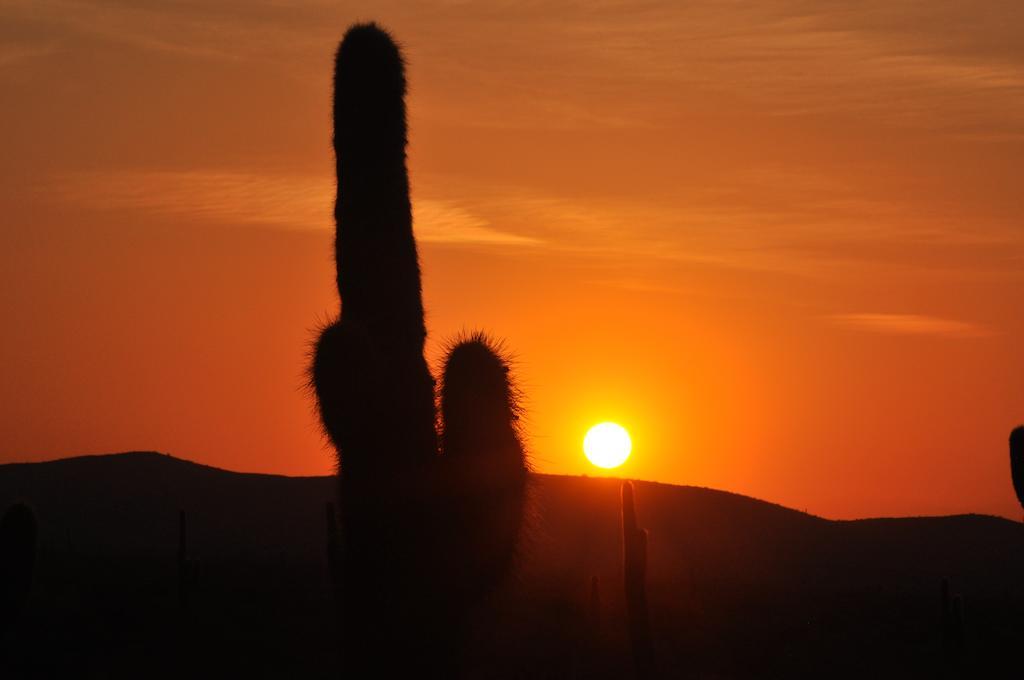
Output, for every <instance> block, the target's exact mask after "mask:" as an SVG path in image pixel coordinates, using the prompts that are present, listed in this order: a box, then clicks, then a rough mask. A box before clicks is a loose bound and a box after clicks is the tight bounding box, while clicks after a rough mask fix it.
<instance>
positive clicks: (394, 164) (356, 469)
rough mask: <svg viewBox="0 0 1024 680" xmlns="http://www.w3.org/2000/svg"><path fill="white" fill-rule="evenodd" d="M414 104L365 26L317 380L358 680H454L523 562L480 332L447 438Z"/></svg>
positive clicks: (514, 457) (347, 78) (346, 621)
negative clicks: (420, 230)
mask: <svg viewBox="0 0 1024 680" xmlns="http://www.w3.org/2000/svg"><path fill="white" fill-rule="evenodd" d="M404 96H405V73H404V64H403V60H402V56H401V54H400V52H399V49H398V47H397V46H396V45H395V43H394V42H393V41H392V39H391V38H390V36H389V35H388V34H387V33H386V32H385V31H383V30H382V29H380V28H378V27H377V26H375V25H373V24H363V25H357V26H354V27H352V28H351V29H350V30H349V31H348V32H347V33H346V35H345V37H344V39H343V40H342V42H341V46H340V47H339V48H338V52H337V58H336V62H335V72H334V150H335V156H336V162H337V176H338V195H337V202H336V204H335V220H336V223H337V235H336V240H335V257H336V262H337V268H338V273H337V284H338V293H339V295H340V297H341V314H340V317H339V318H338V320H337V321H335V322H334V323H331V324H330V325H328V326H327V327H326V328H324V329H323V331H322V332H321V334H320V337H319V339H318V341H317V344H316V347H315V352H314V357H313V365H312V368H311V373H312V384H313V387H314V389H315V392H316V398H317V403H318V407H319V412H320V417H321V420H322V422H323V426H324V430H325V432H326V433H327V435H328V437H329V438H330V440H331V442H332V443H333V445H334V447H335V449H336V450H337V453H338V463H339V487H340V496H339V501H340V502H339V510H340V513H339V514H340V524H341V532H342V539H341V553H342V557H341V565H340V566H339V568H338V578H339V583H340V588H339V590H340V593H341V598H342V612H343V614H342V618H343V621H342V624H343V625H342V628H343V633H342V637H343V645H342V647H343V651H342V653H343V663H344V664H345V667H346V669H347V670H350V671H352V672H353V674H354V675H355V676H356V677H370V676H376V677H384V676H388V675H390V674H391V672H392V671H401V670H402V669H411V668H415V669H416V670H417V673H418V674H419V675H425V676H431V675H436V676H442V675H445V674H450V673H451V666H452V665H453V654H454V650H455V648H456V641H457V637H458V636H457V631H458V628H459V626H460V624H461V622H462V621H463V619H464V614H465V613H466V611H467V610H468V608H469V607H470V606H471V604H472V603H473V601H474V600H476V599H477V598H479V597H480V596H481V595H482V594H483V593H486V592H487V591H488V590H489V589H490V588H492V587H493V586H494V585H495V584H496V583H497V582H498V581H499V580H500V578H501V577H502V575H503V573H504V572H505V570H506V569H507V568H508V565H509V563H510V561H511V559H512V556H513V554H514V549H515V545H516V540H517V536H518V534H519V531H520V523H521V518H522V515H523V498H524V493H525V484H526V473H527V465H526V462H525V458H524V454H523V447H522V445H521V443H520V438H519V434H518V429H517V418H518V405H517V399H516V396H517V393H516V390H515V388H514V385H513V384H512V383H511V382H510V380H509V367H508V362H507V361H506V360H505V359H504V358H503V357H502V356H501V354H500V353H499V352H498V351H497V348H496V347H495V345H494V344H493V343H491V342H490V341H488V340H487V338H485V337H484V336H482V335H474V336H471V337H469V338H467V339H465V340H463V341H461V342H458V343H456V344H455V345H454V346H453V347H452V348H451V349H450V351H449V353H448V356H447V359H446V362H445V367H444V373H443V387H442V389H441V415H442V421H443V422H442V423H441V424H440V436H439V433H438V426H437V414H436V410H435V393H434V379H433V377H432V376H431V374H430V371H429V369H428V367H427V362H426V360H425V358H424V355H423V345H424V341H425V338H426V327H425V324H424V321H423V302H422V294H421V288H420V270H419V262H418V258H417V252H416V242H415V239H414V238H413V233H412V216H411V210H410V202H409V181H408V175H407V171H406V165H405V149H406V117H405V102H404Z"/></svg>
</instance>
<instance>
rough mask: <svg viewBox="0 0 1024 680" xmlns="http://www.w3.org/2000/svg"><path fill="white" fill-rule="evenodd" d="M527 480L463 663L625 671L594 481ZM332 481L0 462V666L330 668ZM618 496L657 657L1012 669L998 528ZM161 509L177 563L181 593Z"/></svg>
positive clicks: (855, 667)
mask: <svg viewBox="0 0 1024 680" xmlns="http://www.w3.org/2000/svg"><path fill="white" fill-rule="evenodd" d="M529 488H530V494H529V495H530V501H529V507H530V516H531V519H530V520H529V529H528V532H527V538H526V541H525V545H524V548H523V550H522V554H521V555H520V557H519V563H518V564H517V565H516V567H515V570H514V577H513V579H512V580H511V581H510V582H509V583H508V584H507V585H506V586H505V587H504V588H503V589H502V590H501V591H500V592H498V593H497V594H495V595H494V596H492V597H491V598H490V599H489V600H488V601H486V602H485V603H484V604H483V605H481V607H480V608H479V611H478V612H476V614H475V615H474V619H473V625H472V626H471V630H472V631H473V633H472V639H471V641H470V644H469V645H468V647H469V648H468V649H467V650H465V653H466V657H467V661H466V663H467V667H468V674H469V675H471V676H473V677H573V676H574V677H628V676H629V672H630V671H629V668H630V666H629V663H628V656H629V652H628V647H627V644H626V642H625V623H624V614H623V607H624V604H623V595H622V585H621V584H622V572H621V547H620V526H619V500H618V494H619V482H618V480H615V479H610V478H587V477H562V476H551V475H532V477H531V481H530V485H529ZM335 493H336V481H335V479H334V478H333V477H304V478H297V477H283V476H276V475H264V474H243V473H235V472H228V471H224V470H219V469H216V468H212V467H208V466H204V465H199V464H196V463H191V462H188V461H185V460H181V459H178V458H173V457H171V456H168V455H164V454H159V453H152V452H136V453H124V454H114V455H106V456H85V457H80V458H71V459H65V460H58V461H52V462H46V463H21V464H8V465H2V466H0V504H2V505H3V507H6V506H7V505H10V504H11V503H13V502H16V501H24V502H26V503H27V504H29V505H30V506H31V507H32V508H33V510H34V512H35V514H36V517H37V521H38V528H39V533H38V536H39V539H38V541H39V556H38V560H37V574H36V579H35V584H34V586H33V591H32V593H31V595H30V598H29V605H28V608H27V613H26V615H25V617H24V620H23V621H22V622H21V623H20V624H19V625H17V626H16V627H15V629H14V634H13V635H12V636H11V637H10V638H9V639H7V640H5V641H3V642H2V652H3V657H2V661H0V672H5V673H6V675H5V677H48V676H49V677H56V676H62V677H71V676H79V677H81V676H101V677H129V676H132V677H134V676H137V675H138V674H140V673H143V672H144V673H145V674H146V675H153V676H158V677H184V676H187V677H196V676H204V675H217V674H229V675H230V676H233V677H239V676H245V675H251V676H264V675H268V674H278V675H280V674H286V675H289V676H291V677H328V676H335V675H336V673H337V668H338V663H337V658H336V655H337V651H336V649H335V644H334V640H335V639H336V638H335V637H334V636H335V635H336V634H337V622H336V620H335V619H336V617H335V612H334V610H333V598H332V592H331V591H332V586H331V580H330V577H329V573H328V568H327V538H326V528H325V520H324V506H325V503H326V502H328V501H332V500H333V498H334V495H335ZM636 496H637V510H638V515H639V519H640V521H641V523H642V524H643V525H644V526H645V527H647V528H648V530H649V532H650V550H649V560H650V563H649V567H648V573H649V586H648V590H649V598H650V605H651V618H652V627H653V629H654V637H655V646H656V661H657V667H658V670H659V675H663V676H664V677H685V676H693V677H821V676H822V675H827V676H829V677H860V676H864V675H868V674H870V675H873V676H875V677H908V676H910V677H941V675H942V674H954V675H955V674H956V673H958V672H963V673H967V672H968V671H970V674H977V673H980V672H982V671H984V673H985V674H986V676H988V677H1016V676H1017V675H1018V674H1017V673H1016V671H1015V669H1014V667H1013V666H1011V665H1010V664H1011V662H1012V663H1016V656H1017V654H1018V652H1017V650H1019V649H1020V645H1021V644H1024V619H1022V617H1021V614H1022V613H1024V580H1022V578H1021V575H1022V574H1024V526H1022V525H1021V524H1019V523H1016V522H1011V521H1009V520H1006V519H1001V518H996V517H989V516H982V515H960V516H951V517H921V518H898V519H869V520H857V521H831V520H826V519H822V518H819V517H814V516H811V515H808V514H805V513H802V512H797V511H795V510H791V509H788V508H784V507H782V506H779V505H774V504H771V503H767V502H764V501H760V500H756V499H753V498H748V497H745V496H740V495H737V494H732V493H727V492H723V491H716V490H713V489H705V488H697V487H687V486H672V485H666V484H657V483H647V482H639V483H636ZM180 510H184V512H185V514H186V516H187V518H188V535H187V539H186V544H187V545H186V550H187V553H188V556H189V558H190V559H194V560H195V561H196V562H197V578H196V583H195V585H194V588H193V590H194V592H193V593H192V595H191V597H190V601H189V605H188V607H187V608H184V609H183V608H182V607H181V606H180V605H179V601H178V599H177V551H178V513H179V511H180ZM593 576H597V577H598V584H599V585H598V588H599V600H600V608H599V609H598V610H597V611H596V612H592V611H589V609H590V608H591V605H589V604H588V601H589V598H590V584H591V578H592V577H593ZM943 579H947V580H948V583H949V585H950V589H951V590H952V591H954V592H955V593H959V594H962V597H963V602H964V605H963V607H964V611H965V613H964V621H965V624H964V630H965V633H964V638H965V639H964V643H963V646H962V650H959V651H956V652H955V653H951V652H950V650H949V649H948V648H947V647H948V646H944V645H943V643H942V628H941V621H940V616H941V609H940V584H941V583H942V580H943ZM429 585H430V584H428V583H425V584H423V587H425V588H428V587H429ZM398 651H400V650H396V652H398Z"/></svg>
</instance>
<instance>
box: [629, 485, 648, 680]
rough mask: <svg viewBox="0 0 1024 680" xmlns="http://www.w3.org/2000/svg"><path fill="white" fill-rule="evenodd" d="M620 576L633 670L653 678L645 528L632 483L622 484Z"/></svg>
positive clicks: (639, 674)
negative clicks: (637, 508)
mask: <svg viewBox="0 0 1024 680" xmlns="http://www.w3.org/2000/svg"><path fill="white" fill-rule="evenodd" d="M622 573H623V579H624V581H625V588H626V616H627V618H628V627H629V641H630V644H631V645H632V648H633V667H634V669H635V671H636V677H637V678H640V679H641V680H643V679H645V678H650V677H653V675H654V644H653V642H652V639H651V622H650V616H649V613H648V609H647V529H641V528H640V527H639V526H637V520H636V506H635V503H634V493H633V483H632V482H628V481H627V482H623V483H622Z"/></svg>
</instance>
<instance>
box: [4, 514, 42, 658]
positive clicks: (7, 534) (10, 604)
mask: <svg viewBox="0 0 1024 680" xmlns="http://www.w3.org/2000/svg"><path fill="white" fill-rule="evenodd" d="M36 533H37V529H36V516H35V513H33V512H32V509H31V508H30V507H28V506H27V505H25V504H24V503H15V504H14V505H12V506H11V507H9V508H7V512H5V513H4V515H3V518H2V519H0V638H3V637H4V636H5V635H6V633H7V631H8V630H10V628H11V626H13V625H14V624H15V622H16V620H17V617H18V616H19V615H20V614H21V612H22V611H23V610H24V609H25V605H26V603H27V601H28V594H29V591H30V590H31V588H32V571H33V568H34V566H35V559H36Z"/></svg>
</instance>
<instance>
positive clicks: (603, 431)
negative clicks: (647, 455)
mask: <svg viewBox="0 0 1024 680" xmlns="http://www.w3.org/2000/svg"><path fill="white" fill-rule="evenodd" d="M632 449H633V442H632V441H630V439H629V433H628V432H626V428H624V427H622V426H621V425H617V424H615V423H599V424H597V425H594V426H593V427H592V428H590V430H588V431H587V436H585V437H584V438H583V453H585V454H586V456H587V460H589V461H590V462H591V463H593V464H594V465H596V466H598V467H602V468H614V467H618V466H620V465H622V464H623V463H625V462H626V459H627V458H629V452H630V451H631V450H632Z"/></svg>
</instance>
